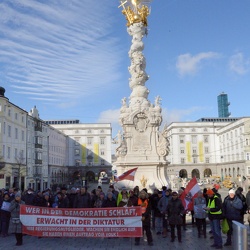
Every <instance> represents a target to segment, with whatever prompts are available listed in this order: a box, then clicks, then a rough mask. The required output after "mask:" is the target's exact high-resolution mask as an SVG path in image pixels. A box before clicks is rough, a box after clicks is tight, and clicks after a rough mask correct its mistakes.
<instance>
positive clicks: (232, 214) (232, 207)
mask: <svg viewBox="0 0 250 250" xmlns="http://www.w3.org/2000/svg"><path fill="white" fill-rule="evenodd" d="M228 194H229V195H228V196H227V197H226V198H225V200H224V202H223V209H224V210H223V211H224V213H225V217H226V219H227V223H228V226H229V230H228V232H227V241H226V243H225V244H224V246H231V245H232V234H233V222H232V221H233V220H234V221H238V222H240V223H243V221H242V216H241V209H242V208H243V203H242V201H241V199H240V198H239V197H238V196H237V195H235V191H234V190H233V189H230V190H229V192H228Z"/></svg>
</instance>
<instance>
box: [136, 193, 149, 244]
mask: <svg viewBox="0 0 250 250" xmlns="http://www.w3.org/2000/svg"><path fill="white" fill-rule="evenodd" d="M138 206H141V210H142V231H143V232H144V231H145V232H146V236H147V242H148V245H149V246H153V237H152V233H151V230H150V223H151V204H150V201H149V199H148V194H147V193H146V192H145V191H144V190H142V191H141V192H140V193H139V197H138ZM135 245H136V246H138V245H140V238H139V237H136V238H135Z"/></svg>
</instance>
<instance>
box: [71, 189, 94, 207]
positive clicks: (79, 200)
mask: <svg viewBox="0 0 250 250" xmlns="http://www.w3.org/2000/svg"><path fill="white" fill-rule="evenodd" d="M93 205H94V204H93ZM90 207H91V197H90V194H89V193H88V190H87V188H86V187H82V188H81V190H80V193H79V194H78V195H77V197H76V199H75V202H74V208H90Z"/></svg>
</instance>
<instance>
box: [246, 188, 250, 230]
mask: <svg viewBox="0 0 250 250" xmlns="http://www.w3.org/2000/svg"><path fill="white" fill-rule="evenodd" d="M246 204H247V211H248V218H250V186H249V187H248V192H247V194H246ZM248 223H249V227H250V219H248Z"/></svg>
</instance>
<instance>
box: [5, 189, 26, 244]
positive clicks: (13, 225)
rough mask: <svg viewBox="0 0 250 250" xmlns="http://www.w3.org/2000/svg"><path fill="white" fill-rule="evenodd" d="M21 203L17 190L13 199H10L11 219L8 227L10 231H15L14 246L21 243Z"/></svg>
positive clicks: (22, 202)
mask: <svg viewBox="0 0 250 250" xmlns="http://www.w3.org/2000/svg"><path fill="white" fill-rule="evenodd" d="M21 204H25V202H24V201H22V200H21V193H20V192H17V193H16V195H15V199H14V200H12V201H11V204H10V212H11V219H10V228H9V231H10V232H11V233H15V236H16V246H21V245H22V244H23V235H22V223H21V220H20V205H21Z"/></svg>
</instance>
